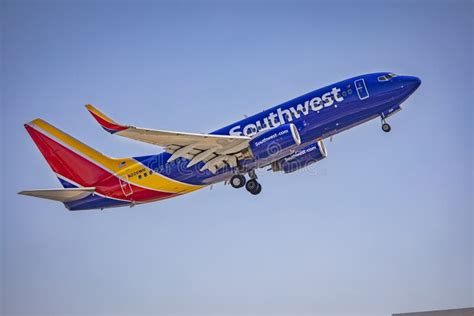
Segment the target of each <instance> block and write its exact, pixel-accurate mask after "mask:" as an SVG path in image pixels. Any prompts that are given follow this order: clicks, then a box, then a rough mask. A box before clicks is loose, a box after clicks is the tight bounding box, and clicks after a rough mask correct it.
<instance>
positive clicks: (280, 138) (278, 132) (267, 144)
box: [249, 123, 301, 164]
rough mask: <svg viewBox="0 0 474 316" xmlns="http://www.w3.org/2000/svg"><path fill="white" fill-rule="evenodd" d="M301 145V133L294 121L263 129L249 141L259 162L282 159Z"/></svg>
mask: <svg viewBox="0 0 474 316" xmlns="http://www.w3.org/2000/svg"><path fill="white" fill-rule="evenodd" d="M299 145H301V138H300V134H299V132H298V129H297V128H296V126H295V125H294V124H292V123H289V124H283V125H280V126H278V127H275V128H272V129H269V130H265V131H262V132H261V133H259V134H257V135H256V136H255V137H254V138H252V140H251V141H250V142H249V148H250V152H251V153H252V156H253V158H254V159H255V160H256V161H257V162H258V163H259V164H265V163H270V162H272V161H275V160H278V159H281V158H283V157H285V156H287V155H289V154H290V153H291V152H292V150H294V149H296V148H297V147H298V146H299Z"/></svg>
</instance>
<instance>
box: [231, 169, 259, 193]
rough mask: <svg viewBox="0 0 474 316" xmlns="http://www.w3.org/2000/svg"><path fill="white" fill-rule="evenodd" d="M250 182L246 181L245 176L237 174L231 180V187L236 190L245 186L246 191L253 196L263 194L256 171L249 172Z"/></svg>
mask: <svg viewBox="0 0 474 316" xmlns="http://www.w3.org/2000/svg"><path fill="white" fill-rule="evenodd" d="M249 176H250V180H248V181H246V179H245V176H243V175H241V174H237V175H235V176H232V178H230V181H229V182H230V185H231V186H232V187H233V188H235V189H239V188H241V187H243V186H245V189H247V191H249V192H250V193H251V194H253V195H257V194H259V193H260V192H262V185H261V184H260V183H258V181H257V175H256V174H255V171H253V170H252V171H250V172H249Z"/></svg>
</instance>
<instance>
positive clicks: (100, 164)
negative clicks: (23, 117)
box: [25, 119, 120, 188]
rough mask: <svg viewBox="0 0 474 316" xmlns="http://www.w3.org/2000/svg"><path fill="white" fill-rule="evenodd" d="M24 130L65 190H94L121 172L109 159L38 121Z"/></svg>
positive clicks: (112, 160)
mask: <svg viewBox="0 0 474 316" xmlns="http://www.w3.org/2000/svg"><path fill="white" fill-rule="evenodd" d="M25 128H26V130H27V131H28V133H29V134H30V136H31V138H32V139H33V141H34V142H35V144H36V146H38V149H39V150H40V151H41V153H42V154H43V156H44V158H45V159H46V161H47V162H48V164H49V166H50V167H51V169H53V171H54V172H55V173H56V174H57V176H58V178H59V179H60V181H61V184H62V185H63V186H64V187H65V188H74V187H79V186H81V187H94V186H95V184H97V183H98V182H100V181H101V180H104V179H106V178H108V177H110V176H111V174H113V173H115V172H117V171H118V169H120V165H119V162H118V161H117V160H118V159H114V158H110V157H107V156H105V155H104V154H101V153H100V152H98V151H96V150H94V149H92V148H91V147H89V146H87V145H85V144H83V143H81V142H80V141H78V140H77V139H75V138H73V137H71V136H69V135H68V134H66V133H64V132H62V131H61V130H59V129H57V128H55V127H54V126H52V125H50V124H48V123H47V122H45V121H43V120H41V119H35V120H33V121H31V122H30V123H27V124H25Z"/></svg>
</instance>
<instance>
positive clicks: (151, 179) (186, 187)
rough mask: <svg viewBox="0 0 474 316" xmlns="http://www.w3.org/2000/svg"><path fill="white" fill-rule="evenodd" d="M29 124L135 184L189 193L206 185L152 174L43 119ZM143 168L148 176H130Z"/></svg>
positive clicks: (135, 162) (132, 162)
mask: <svg viewBox="0 0 474 316" xmlns="http://www.w3.org/2000/svg"><path fill="white" fill-rule="evenodd" d="M29 124H30V125H31V126H33V127H35V128H37V129H40V130H43V131H45V132H46V133H47V134H48V135H49V136H52V137H54V138H56V139H57V140H59V141H60V142H61V143H63V144H64V145H67V146H68V147H70V148H72V149H73V150H74V151H76V152H79V153H80V154H81V155H82V156H85V157H86V158H88V159H89V160H92V161H93V162H95V163H96V164H98V165H100V166H102V167H104V168H105V169H107V170H108V171H109V172H111V173H113V174H116V175H118V176H120V177H123V178H124V179H125V180H127V181H129V182H130V183H132V184H134V185H137V186H141V187H145V188H149V189H152V190H157V191H163V192H170V193H188V192H192V191H195V190H198V189H201V188H203V187H204V185H192V184H187V183H183V182H180V181H176V180H172V179H169V178H167V177H164V176H162V175H160V174H158V173H156V172H152V174H151V175H150V171H151V170H150V169H148V168H146V167H145V166H143V165H142V164H140V163H138V162H137V161H135V160H134V159H131V158H110V157H108V156H106V155H104V154H102V153H100V152H98V151H96V150H94V149H92V148H91V147H89V146H87V145H86V144H84V143H82V142H80V141H78V140H77V139H75V138H73V137H72V136H70V135H68V134H66V133H64V132H62V131H61V130H59V129H57V128H56V127H54V126H52V125H51V124H49V123H47V122H45V121H43V120H41V119H35V120H33V121H31V122H30V123H29ZM141 169H146V172H147V173H148V176H147V177H144V176H142V178H141V179H138V174H137V175H136V176H131V177H129V176H128V175H130V174H133V173H134V172H136V171H138V170H141Z"/></svg>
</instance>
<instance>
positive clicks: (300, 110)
mask: <svg viewBox="0 0 474 316" xmlns="http://www.w3.org/2000/svg"><path fill="white" fill-rule="evenodd" d="M420 83H421V81H420V79H418V78H417V77H410V76H398V75H395V74H393V73H388V72H383V73H372V74H367V75H362V76H357V77H353V78H350V79H346V80H344V81H341V82H338V83H334V84H331V85H329V86H326V87H324V88H321V89H318V90H314V91H311V92H309V93H306V94H304V95H302V96H300V97H297V98H295V99H293V100H290V101H288V102H285V103H282V104H280V105H277V106H274V107H272V108H270V109H268V110H265V111H263V112H261V113H258V114H255V115H253V116H250V117H247V118H245V119H243V120H240V121H238V122H235V123H233V124H230V125H228V126H226V127H223V128H221V129H219V130H217V131H214V132H212V133H209V134H196V133H182V132H171V131H164V130H155V129H148V128H141V127H135V126H130V125H122V124H119V123H117V122H115V121H114V120H112V119H111V118H109V117H108V116H106V115H105V114H103V113H102V112H100V111H99V110H97V109H96V108H94V107H93V106H92V105H86V107H87V109H88V110H89V112H90V113H91V114H92V116H93V117H94V119H95V120H96V121H97V122H98V123H99V124H100V126H102V128H103V129H105V130H106V131H107V132H109V133H111V134H115V135H119V136H122V137H127V138H131V139H134V140H137V141H141V142H145V143H149V144H152V145H155V146H159V147H161V148H162V149H163V152H162V153H160V154H157V155H150V156H141V157H130V158H111V157H108V156H106V155H104V154H102V153H100V152H98V151H96V150H94V149H92V148H90V147H88V146H87V145H85V144H83V143H81V142H80V141H78V140H76V139H75V138H73V137H71V136H69V135H68V134H66V133H64V132H62V131H60V130H59V129H57V128H55V127H54V126H52V125H50V124H48V123H47V122H45V121H43V120H41V119H35V120H33V121H31V122H30V123H27V124H25V128H26V130H27V131H28V133H29V134H30V136H31V138H32V139H33V141H34V142H35V144H36V146H37V147H38V148H39V150H40V151H41V154H42V155H43V156H44V157H45V158H46V161H47V162H48V164H49V166H50V167H51V169H53V172H54V173H55V174H56V176H57V177H58V179H59V181H60V183H61V184H62V186H63V188H61V189H47V190H29V191H22V192H19V193H20V194H24V195H30V196H34V197H39V198H45V199H50V200H55V201H60V202H62V203H64V205H65V206H66V208H67V209H69V210H87V209H104V208H110V207H118V206H134V205H136V204H142V203H148V202H153V201H158V200H162V199H167V198H171V197H175V196H179V195H182V194H185V193H189V192H192V191H195V190H198V189H202V188H204V187H206V186H208V185H211V184H214V183H218V182H222V181H225V183H229V184H230V185H231V186H232V187H234V188H242V187H244V186H245V188H246V189H247V191H248V192H250V193H251V194H254V195H256V194H259V193H260V192H261V190H262V186H261V184H260V183H259V182H258V181H257V175H256V173H255V170H256V169H258V168H263V167H267V168H269V169H271V170H273V171H275V172H284V173H290V172H294V171H296V170H298V169H301V168H304V167H306V166H308V165H310V164H312V163H316V162H317V161H319V160H321V159H324V158H326V156H327V152H326V148H325V146H324V143H323V139H325V138H328V137H331V136H333V135H335V134H337V133H340V132H342V131H344V130H347V129H349V128H351V127H354V126H357V125H359V124H362V123H364V122H367V121H369V120H371V119H374V118H378V117H379V118H381V122H382V130H383V131H384V132H389V131H390V129H391V127H390V125H389V124H388V123H387V122H386V119H387V118H388V117H390V116H391V115H393V114H395V113H397V112H398V111H400V110H401V104H402V103H403V102H404V101H405V100H406V99H407V98H408V97H409V96H410V95H411V94H412V93H413V92H414V91H415V90H416V89H417V88H418V87H419V86H420Z"/></svg>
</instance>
